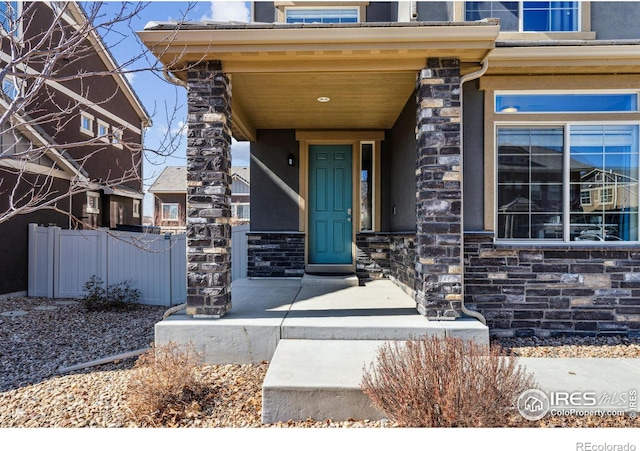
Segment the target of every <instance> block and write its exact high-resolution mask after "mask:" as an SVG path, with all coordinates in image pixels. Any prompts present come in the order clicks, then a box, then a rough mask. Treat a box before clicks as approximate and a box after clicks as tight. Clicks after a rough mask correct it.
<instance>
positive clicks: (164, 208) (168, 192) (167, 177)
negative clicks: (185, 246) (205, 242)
mask: <svg viewBox="0 0 640 451" xmlns="http://www.w3.org/2000/svg"><path fill="white" fill-rule="evenodd" d="M149 192H150V193H151V194H153V212H154V218H153V222H154V225H155V226H156V227H160V232H161V233H165V232H172V233H184V232H185V231H186V212H187V208H186V207H187V168H186V167H184V166H167V167H166V168H164V169H163V170H162V172H161V173H160V175H158V177H157V178H156V180H155V181H154V182H153V184H152V185H151V187H150V188H149Z"/></svg>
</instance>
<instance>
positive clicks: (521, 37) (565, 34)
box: [497, 31, 596, 41]
mask: <svg viewBox="0 0 640 451" xmlns="http://www.w3.org/2000/svg"><path fill="white" fill-rule="evenodd" d="M595 38H596V33H595V31H545V32H539V31H524V32H514V31H505V32H501V33H499V34H498V39H497V41H588V40H594V39H595Z"/></svg>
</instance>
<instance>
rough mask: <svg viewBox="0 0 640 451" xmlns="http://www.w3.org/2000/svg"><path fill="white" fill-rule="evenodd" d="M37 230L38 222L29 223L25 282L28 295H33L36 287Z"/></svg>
mask: <svg viewBox="0 0 640 451" xmlns="http://www.w3.org/2000/svg"><path fill="white" fill-rule="evenodd" d="M37 230H38V224H29V260H28V261H29V275H28V282H27V293H28V295H29V296H33V295H34V293H35V292H36V290H37V289H38V287H37V282H38V277H37V275H36V268H37V267H38V264H37V262H36V260H37V259H38V257H39V255H38V241H37V239H38V236H37V235H36V233H37Z"/></svg>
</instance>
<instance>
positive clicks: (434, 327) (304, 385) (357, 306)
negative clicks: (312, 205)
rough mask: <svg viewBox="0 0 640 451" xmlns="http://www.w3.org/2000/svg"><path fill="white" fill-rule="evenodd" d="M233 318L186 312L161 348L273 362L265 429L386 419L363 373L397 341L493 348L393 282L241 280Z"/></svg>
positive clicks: (220, 359) (483, 334) (169, 325)
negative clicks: (452, 341) (429, 314)
mask: <svg viewBox="0 0 640 451" xmlns="http://www.w3.org/2000/svg"><path fill="white" fill-rule="evenodd" d="M232 303H233V305H232V308H231V311H230V312H229V313H228V314H227V315H225V316H224V317H222V318H220V319H202V318H200V319H197V318H196V319H194V318H192V317H191V316H187V315H186V314H185V313H184V311H182V312H180V313H178V314H174V315H171V316H170V317H168V318H167V319H165V320H163V321H161V322H159V323H158V324H156V327H155V342H156V345H161V344H165V343H167V342H169V341H173V342H174V343H189V342H191V343H193V345H194V347H195V348H196V350H197V351H199V352H201V353H202V355H203V357H204V361H205V362H206V363H212V364H228V363H238V364H246V363H260V362H262V361H269V369H268V370H267V374H266V377H265V380H264V383H263V386H262V420H263V423H274V422H278V421H287V420H289V419H302V420H304V419H306V418H309V417H311V418H323V419H324V418H333V419H335V420H340V419H347V418H369V419H372V420H373V419H379V418H382V413H381V412H379V411H377V410H376V409H375V408H373V407H372V406H371V402H370V400H369V398H368V397H367V396H366V395H365V394H364V393H363V392H362V390H361V388H360V382H361V379H362V374H363V368H364V367H365V366H368V365H369V364H370V363H371V362H373V360H374V359H375V356H376V352H377V349H378V348H379V347H380V346H381V345H382V344H383V343H385V342H387V341H406V340H409V339H412V338H417V337H420V336H424V335H429V336H432V335H440V336H443V337H444V336H455V337H461V338H465V339H472V340H475V341H477V342H480V343H484V344H487V345H488V344H489V329H488V328H487V327H486V326H484V325H483V324H481V323H480V322H479V321H477V320H475V319H472V318H469V319H458V320H455V321H429V320H427V319H426V318H425V317H423V316H422V315H420V314H419V313H418V311H417V310H416V305H415V301H414V300H413V298H411V297H410V296H409V295H408V294H406V293H405V292H404V291H402V290H401V289H400V288H399V287H398V286H397V285H395V284H394V283H393V282H391V281H389V280H376V281H371V282H367V283H366V284H365V285H364V286H358V281H357V278H355V277H353V278H348V277H347V278H340V277H337V278H322V277H313V276H305V277H304V278H303V279H302V280H299V279H298V280H290V279H287V280H283V279H279V280H264V279H261V280H255V279H254V280H248V279H240V280H236V281H234V282H233V285H232Z"/></svg>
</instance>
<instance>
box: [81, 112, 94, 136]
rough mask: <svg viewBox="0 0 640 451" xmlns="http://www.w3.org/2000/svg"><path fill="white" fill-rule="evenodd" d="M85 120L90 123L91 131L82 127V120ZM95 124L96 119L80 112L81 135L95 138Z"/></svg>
mask: <svg viewBox="0 0 640 451" xmlns="http://www.w3.org/2000/svg"><path fill="white" fill-rule="evenodd" d="M85 119H88V120H89V121H90V122H91V129H88V128H85V127H84V120H85ZM95 122H96V118H95V117H94V116H93V115H92V114H89V113H87V112H86V111H82V112H81V113H80V133H83V134H85V135H89V136H95V132H94V131H93V128H94V126H95Z"/></svg>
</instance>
